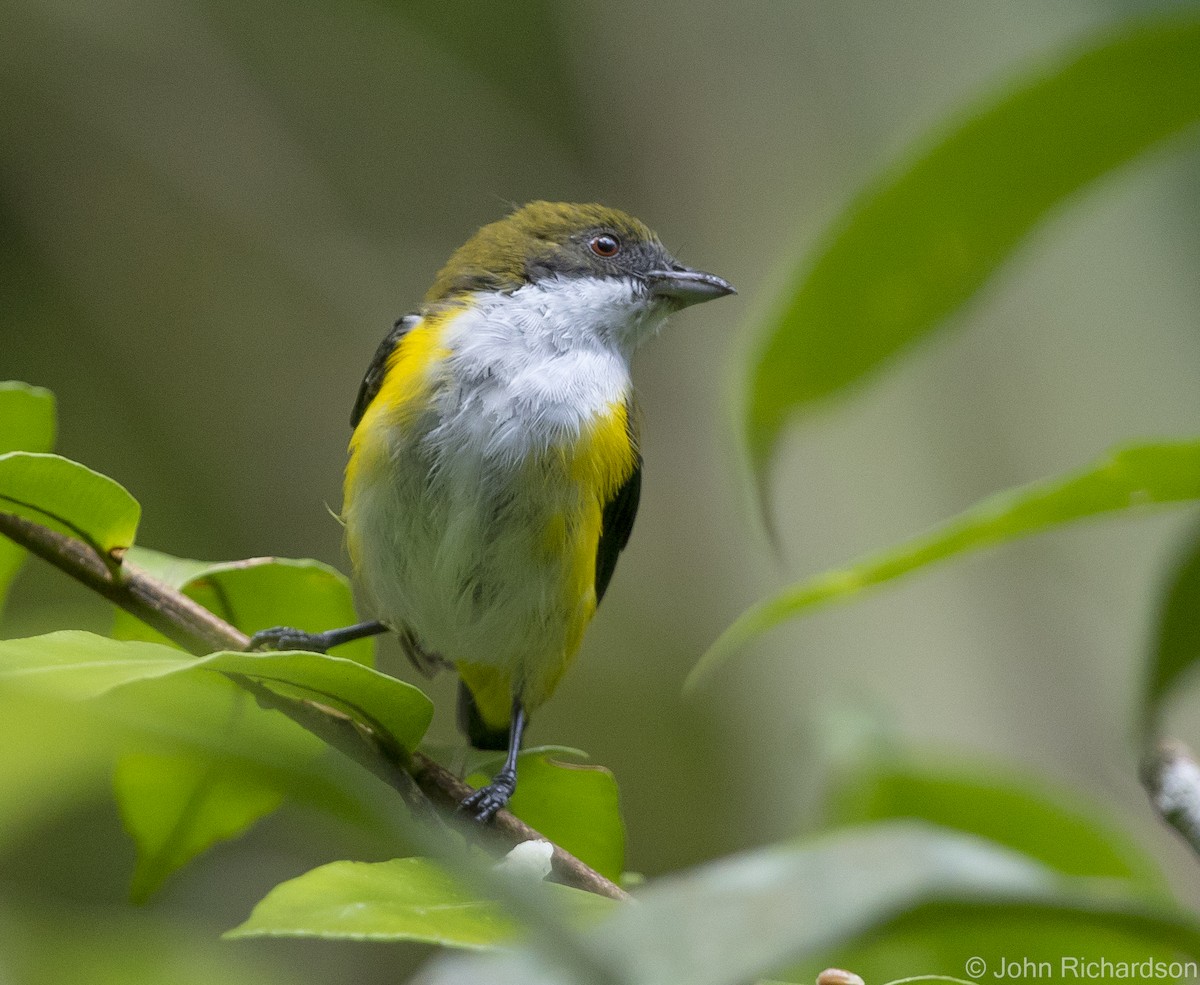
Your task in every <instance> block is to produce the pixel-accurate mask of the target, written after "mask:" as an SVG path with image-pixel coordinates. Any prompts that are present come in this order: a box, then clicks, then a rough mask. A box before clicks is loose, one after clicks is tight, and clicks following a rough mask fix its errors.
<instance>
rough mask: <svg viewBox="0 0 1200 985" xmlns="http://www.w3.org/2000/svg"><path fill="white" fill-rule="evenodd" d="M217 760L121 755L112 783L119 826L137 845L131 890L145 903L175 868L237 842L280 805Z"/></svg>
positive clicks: (272, 792)
mask: <svg viewBox="0 0 1200 985" xmlns="http://www.w3.org/2000/svg"><path fill="white" fill-rule="evenodd" d="M263 779H264V778H263V777H262V776H260V775H257V774H255V773H254V772H252V771H249V770H246V769H245V768H244V767H241V766H240V765H239V764H234V763H231V762H230V761H229V760H227V759H223V758H209V757H201V756H197V755H195V754H188V753H153V752H147V753H140V752H139V753H127V754H126V755H124V756H122V757H121V759H120V760H119V761H118V763H117V769H116V774H115V776H114V779H113V783H114V788H115V791H116V795H117V803H118V805H119V806H120V808H121V816H122V818H123V820H124V822H125V827H126V829H127V830H128V831H129V833H130V834H131V835H132V836H133V839H134V841H135V842H136V843H137V848H138V860H137V867H136V868H135V870H134V874H133V884H132V887H131V890H130V893H131V896H132V898H133V901H134V902H135V903H144V902H145V901H146V900H147V899H149V898H150V896H151V895H152V894H153V893H155V892H156V891H157V890H158V889H159V887H160V886H162V884H163V882H164V881H165V880H166V878H167V876H169V875H170V874H171V873H172V872H174V871H175V870H176V869H179V868H181V867H182V866H184V865H185V864H187V863H188V862H190V861H191V860H192V859H193V858H195V857H196V856H197V855H199V854H200V853H201V852H203V851H206V850H207V849H208V848H210V847H212V846H213V845H215V844H216V843H217V842H219V841H226V840H228V839H230V838H235V837H237V836H238V835H240V834H242V833H243V832H244V831H246V829H248V828H249V827H250V826H251V825H252V824H253V823H254V822H256V821H258V820H259V819H261V818H263V817H265V816H266V815H268V814H270V813H272V812H273V811H274V810H275V809H276V808H278V807H279V806H280V804H282V803H283V796H284V795H283V790H281V789H280V788H279V786H278V785H277V784H272V783H264V782H263Z"/></svg>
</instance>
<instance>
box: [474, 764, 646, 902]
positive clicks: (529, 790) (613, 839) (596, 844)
mask: <svg viewBox="0 0 1200 985" xmlns="http://www.w3.org/2000/svg"><path fill="white" fill-rule="evenodd" d="M562 756H572V757H580V756H582V754H581V753H579V752H577V751H576V750H573V749H562V748H557V747H546V748H541V749H528V750H526V751H525V752H523V753H521V756H520V758H519V759H518V761H517V775H518V776H519V777H520V782H519V783H518V784H517V791H516V793H515V794H513V798H512V800H511V802H510V803H509V805H508V806H509V810H511V811H512V812H513V813H514V814H516V815H517V817H519V818H520V819H521V820H522V821H524V822H525V823H526V824H528V825H529V826H530V827H531V828H534V829H535V830H537V831H540V832H541V833H542V834H543V835H545V836H546V837H547V838H549V839H550V840H551V841H552V842H554V843H555V844H556V845H559V846H561V847H562V848H565V849H566V850H567V851H568V852H570V853H571V854H572V855H574V856H575V857H576V858H578V859H580V860H581V861H582V862H584V863H586V864H587V865H590V866H591V867H592V868H593V869H595V870H596V871H597V872H599V873H600V874H601V875H603V876H606V877H608V878H609V879H612V880H614V881H616V880H618V879H620V878H621V873H622V872H623V871H624V863H625V824H624V822H623V821H622V820H621V810H620V802H619V797H618V791H617V781H616V779H615V778H614V777H613V775H612V773H611V772H609V771H608V770H607V769H605V768H604V767H602V766H593V765H589V764H586V763H569V762H562V761H561V759H559V758H557V757H562ZM503 762H504V759H503V757H499V756H498V757H493V758H492V759H491V760H490V761H488V762H487V763H485V764H483V765H482V766H481V767H480V769H479V771H478V772H476V773H473V774H472V775H471V776H469V777H468V778H467V782H468V783H470V784H471V785H472V786H475V787H479V786H482V785H483V784H484V783H486V782H487V781H488V780H490V779H491V778H492V777H493V776H494V775H495V773H496V771H497V770H498V769H499V768H500V766H501V765H502V763H503Z"/></svg>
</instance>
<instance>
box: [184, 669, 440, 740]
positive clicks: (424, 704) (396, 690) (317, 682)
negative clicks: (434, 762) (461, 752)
mask: <svg viewBox="0 0 1200 985" xmlns="http://www.w3.org/2000/svg"><path fill="white" fill-rule="evenodd" d="M199 663H200V665H201V666H203V667H204V668H206V669H208V670H214V671H218V672H220V673H231V674H242V675H244V676H246V677H249V678H251V679H253V680H256V681H259V682H260V683H263V684H266V685H267V686H268V687H270V688H271V689H272V690H273V691H277V692H278V693H280V694H284V695H291V696H294V697H300V698H311V699H313V700H316V701H318V702H321V703H322V704H327V705H331V706H332V707H334V708H338V709H340V710H341V711H343V712H345V713H346V714H347V715H350V716H351V717H352V718H354V719H355V720H356V721H359V722H361V723H362V724H364V725H366V726H368V727H370V728H371V729H372V731H374V732H375V733H376V734H378V735H380V736H381V737H385V738H386V737H388V736H390V737H391V738H392V739H394V740H395V741H396V743H397V744H398V745H399V746H401V747H402V748H403V749H405V750H407V751H408V752H412V750H414V749H415V748H416V747H417V743H418V742H420V741H421V736H423V735H424V734H425V730H426V729H427V728H428V727H429V722H430V720H431V719H432V718H433V702H431V701H430V700H429V698H427V697H426V696H425V694H424V693H423V692H422V691H420V690H419V689H418V688H415V687H413V686H412V685H411V684H406V683H405V682H404V681H401V680H397V679H396V678H395V677H389V676H388V675H387V674H381V673H380V672H379V671H376V670H372V669H371V668H370V667H364V666H363V665H362V664H360V663H355V662H354V661H353V660H345V659H343V658H342V657H333V656H329V655H327V654H322V653H302V652H294V653H289V652H286V651H284V652H280V653H270V652H268V653H232V652H228V653H214V654H212V655H211V656H208V657H202V658H201V659H200V661H199Z"/></svg>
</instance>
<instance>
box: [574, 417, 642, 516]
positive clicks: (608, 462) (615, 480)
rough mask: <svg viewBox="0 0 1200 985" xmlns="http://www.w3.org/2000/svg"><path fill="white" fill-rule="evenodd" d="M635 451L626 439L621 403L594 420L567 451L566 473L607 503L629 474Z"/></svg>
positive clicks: (634, 459) (628, 438)
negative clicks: (568, 463) (567, 463)
mask: <svg viewBox="0 0 1200 985" xmlns="http://www.w3.org/2000/svg"><path fill="white" fill-rule="evenodd" d="M635 463H636V450H635V449H634V447H633V444H632V442H631V441H630V437H629V410H628V408H627V407H626V406H625V403H624V402H623V401H622V402H620V403H613V404H609V406H608V413H607V414H601V415H598V416H597V417H595V418H594V419H593V420H592V422H591V424H589V425H588V427H587V428H586V430H584V432H583V434H581V435H580V436H579V442H578V443H577V444H576V445H575V447H574V448H573V449H572V450H571V452H570V474H571V478H572V479H574V480H575V481H576V482H577V483H579V485H580V486H581V487H582V488H583V489H585V490H586V489H592V490H595V493H596V497H597V498H598V499H599V501H600V502H601V503H607V502H608V501H609V500H610V499H612V497H613V496H614V495H616V492H617V490H618V489H620V488H621V486H622V485H623V484H624V482H625V480H626V479H628V478H629V476H630V475H631V474H632V473H633V467H634V465H635Z"/></svg>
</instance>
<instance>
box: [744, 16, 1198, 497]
mask: <svg viewBox="0 0 1200 985" xmlns="http://www.w3.org/2000/svg"><path fill="white" fill-rule="evenodd" d="M1198 118H1200V17H1197V15H1196V14H1195V12H1188V13H1186V14H1183V15H1181V16H1173V17H1168V18H1162V19H1159V20H1154V21H1150V22H1146V23H1143V24H1140V25H1134V26H1130V25H1126V26H1124V27H1122V28H1121V29H1120V32H1119V33H1118V34H1117V35H1116V36H1114V37H1110V38H1105V39H1102V40H1100V41H1099V42H1097V43H1093V44H1091V45H1090V46H1088V47H1086V48H1085V49H1083V50H1081V51H1078V52H1074V53H1072V54H1070V55H1069V56H1068V57H1066V58H1064V59H1062V60H1061V61H1059V62H1058V63H1057V64H1054V65H1051V66H1050V67H1049V68H1048V69H1046V70H1044V71H1042V72H1040V73H1038V74H1037V75H1035V76H1033V77H1031V78H1028V79H1025V80H1023V81H1020V82H1018V83H1016V84H1015V85H1012V86H1010V87H1009V88H1008V89H1007V90H1006V91H1004V92H1003V93H1002V94H1001V95H1000V96H999V97H998V98H994V99H991V100H988V101H986V102H984V103H983V104H981V105H979V106H976V107H974V108H973V109H970V110H968V111H967V112H965V113H964V114H963V115H962V117H961V118H960V120H959V122H957V123H956V124H954V125H952V126H951V127H950V128H949V130H948V132H946V131H943V133H942V134H940V135H939V136H938V137H937V138H936V139H935V140H930V141H928V144H929V146H928V147H927V148H926V149H923V150H920V151H918V152H916V153H914V154H913V155H912V156H911V157H910V159H909V160H908V161H907V162H905V163H903V164H900V165H899V166H894V167H891V168H888V169H887V170H886V171H885V172H884V173H883V174H882V175H881V176H880V177H879V178H878V179H876V181H875V182H874V184H872V185H871V186H869V187H868V188H867V189H866V190H865V191H864V192H863V193H862V194H861V195H860V197H859V198H858V200H857V201H856V202H855V203H854V204H853V205H851V206H850V207H849V208H848V209H847V210H846V211H845V212H844V213H843V215H842V216H841V217H840V218H839V219H838V220H837V221H836V223H835V224H834V226H833V228H832V229H831V231H830V232H829V234H828V237H827V239H826V241H825V242H824V244H822V245H821V246H820V247H818V249H817V250H816V255H815V258H814V259H813V260H811V261H810V262H809V263H808V264H807V265H806V268H805V269H804V270H803V271H801V272H799V273H798V274H797V275H796V276H795V278H794V280H793V284H792V286H791V288H790V289H789V290H788V291H787V292H786V295H785V297H784V298H783V299H782V301H781V303H780V305H779V309H778V311H777V313H776V314H775V315H774V317H772V318H771V319H770V321H769V322H768V325H767V331H766V338H765V341H764V344H763V345H762V347H761V349H760V351H759V353H758V355H757V358H756V359H755V361H754V364H753V368H752V371H751V377H750V382H749V390H748V392H747V401H748V407H747V424H746V427H747V438H748V443H749V448H750V452H751V458H752V461H753V464H754V466H755V468H756V470H757V471H759V472H760V473H761V470H762V469H763V467H764V466H765V465H766V463H767V460H768V459H769V457H770V455H771V452H772V449H773V448H774V446H775V443H776V442H777V440H778V437H779V434H780V432H781V430H782V429H783V427H784V425H785V424H786V422H787V419H788V418H789V416H791V415H792V414H793V413H794V412H796V411H800V410H805V409H807V408H808V407H809V406H810V405H812V404H813V403H814V402H816V401H819V400H821V399H822V398H825V397H828V396H829V395H831V394H833V393H835V392H836V391H838V390H840V389H842V388H843V387H845V386H847V385H848V384H850V383H853V382H855V381H856V380H859V379H861V378H862V377H863V376H865V375H866V374H868V373H869V372H871V371H872V370H875V369H877V368H878V367H879V366H880V365H881V364H883V363H884V362H885V361H886V360H887V359H889V358H890V357H893V356H894V355H895V354H897V353H898V352H899V351H900V350H902V349H903V348H905V347H907V346H911V345H912V344H913V343H914V342H916V341H917V340H918V339H920V338H922V337H924V336H926V335H929V334H930V333H931V332H933V331H934V330H935V329H937V328H938V327H940V326H941V325H942V324H944V322H945V319H946V318H947V316H949V315H950V314H952V313H953V312H954V311H956V310H957V309H958V308H959V307H961V306H962V305H963V304H964V303H965V302H966V301H967V300H968V299H969V298H970V297H971V296H972V295H973V294H974V293H975V292H976V291H977V290H978V289H979V287H980V286H981V285H982V284H983V283H984V282H985V281H986V280H987V278H988V277H989V276H990V275H991V274H992V273H993V271H995V270H996V269H997V268H998V267H999V266H1000V265H1001V264H1002V263H1003V261H1004V260H1006V259H1007V258H1008V257H1009V256H1010V255H1011V254H1012V252H1013V251H1014V250H1015V249H1016V248H1017V246H1018V245H1019V244H1020V243H1021V241H1022V240H1023V238H1024V237H1025V236H1026V234H1027V233H1028V232H1029V231H1030V230H1031V229H1033V228H1034V227H1035V226H1036V225H1037V223H1038V222H1039V221H1041V220H1042V218H1043V217H1045V216H1046V215H1047V214H1049V213H1051V211H1052V210H1053V209H1054V208H1055V207H1056V206H1057V205H1059V204H1060V203H1061V202H1062V201H1063V200H1064V199H1065V198H1066V197H1067V196H1069V195H1071V194H1072V193H1073V192H1075V191H1077V190H1079V189H1081V188H1083V187H1084V186H1086V185H1088V184H1089V183H1090V182H1093V181H1095V180H1096V179H1098V178H1100V177H1102V176H1103V175H1105V174H1106V173H1108V172H1110V171H1112V170H1113V169H1114V168H1117V167H1119V166H1121V165H1123V164H1125V163H1127V162H1128V161H1130V160H1132V159H1134V158H1136V157H1137V156H1138V155H1140V154H1143V153H1144V152H1146V151H1147V150H1149V149H1151V148H1153V147H1154V146H1155V145H1156V144H1158V143H1159V142H1160V141H1162V140H1163V139H1165V138H1167V137H1170V136H1171V135H1173V134H1176V133H1178V132H1180V131H1181V130H1183V129H1184V128H1185V127H1188V126H1190V125H1192V124H1193V123H1195V121H1196V120H1197V119H1198Z"/></svg>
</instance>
